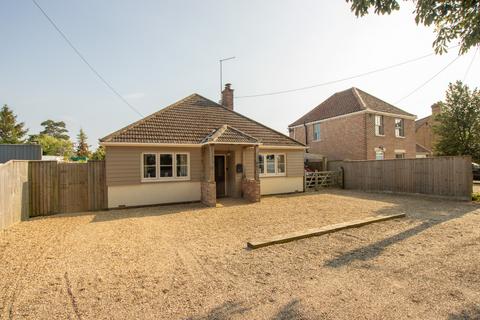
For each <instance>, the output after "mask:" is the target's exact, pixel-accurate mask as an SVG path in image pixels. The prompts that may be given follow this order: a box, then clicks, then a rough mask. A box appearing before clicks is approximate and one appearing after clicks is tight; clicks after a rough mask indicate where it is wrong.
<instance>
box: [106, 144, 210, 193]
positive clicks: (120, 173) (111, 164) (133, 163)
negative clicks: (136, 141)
mask: <svg viewBox="0 0 480 320" xmlns="http://www.w3.org/2000/svg"><path fill="white" fill-rule="evenodd" d="M145 152H153V153H155V152H189V153H190V181H200V180H201V179H202V175H203V167H202V149H201V148H184V147H170V148H165V147H123V146H122V147H113V146H107V147H106V157H105V166H106V172H107V173H106V175H107V186H122V185H134V184H141V183H142V182H141V178H142V153H145ZM149 183H157V182H149ZM158 183H166V182H158Z"/></svg>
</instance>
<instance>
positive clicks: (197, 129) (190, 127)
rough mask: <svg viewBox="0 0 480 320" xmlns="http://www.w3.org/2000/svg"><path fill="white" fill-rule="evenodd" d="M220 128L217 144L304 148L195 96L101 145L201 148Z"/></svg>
mask: <svg viewBox="0 0 480 320" xmlns="http://www.w3.org/2000/svg"><path fill="white" fill-rule="evenodd" d="M224 126H225V127H224ZM221 128H223V129H225V130H224V132H223V134H221V135H219V137H217V138H218V139H219V140H217V142H226V143H228V142H234V141H248V143H252V141H253V140H254V141H255V143H262V144H264V145H272V146H303V144H301V143H299V142H297V141H295V140H293V139H291V138H290V137H288V136H286V135H284V134H281V133H279V132H277V131H275V130H273V129H270V128H268V127H266V126H264V125H262V124H260V123H258V122H256V121H254V120H252V119H249V118H247V117H245V116H243V115H241V114H239V113H237V112H234V111H230V110H228V109H226V108H224V107H223V106H221V105H219V104H218V103H216V102H213V101H211V100H209V99H207V98H204V97H202V96H200V95H198V94H192V95H190V96H188V97H186V98H184V99H182V100H180V101H178V102H176V103H174V104H172V105H170V106H168V107H166V108H164V109H162V110H160V111H158V112H156V113H154V114H152V115H150V116H148V117H146V118H144V119H141V120H139V121H137V122H135V123H133V124H131V125H129V126H127V127H125V128H123V129H120V130H118V131H116V132H114V133H112V134H110V135H108V136H106V137H104V138H102V139H101V140H100V141H101V142H127V143H173V144H201V143H204V142H205V139H208V137H209V136H212V132H213V131H218V130H220V129H221ZM252 139H253V140H252Z"/></svg>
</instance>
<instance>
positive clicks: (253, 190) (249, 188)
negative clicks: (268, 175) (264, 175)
mask: <svg viewBox="0 0 480 320" xmlns="http://www.w3.org/2000/svg"><path fill="white" fill-rule="evenodd" d="M258 152H259V150H258V146H255V147H254V149H253V157H254V158H253V179H247V178H246V177H244V178H243V180H242V192H243V198H245V199H247V200H248V201H250V202H260V171H259V168H258Z"/></svg>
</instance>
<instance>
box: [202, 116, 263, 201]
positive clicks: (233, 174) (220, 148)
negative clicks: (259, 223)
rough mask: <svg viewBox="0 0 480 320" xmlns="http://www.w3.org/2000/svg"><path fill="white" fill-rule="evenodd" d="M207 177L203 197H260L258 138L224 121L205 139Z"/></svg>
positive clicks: (204, 182) (205, 177) (204, 159)
mask: <svg viewBox="0 0 480 320" xmlns="http://www.w3.org/2000/svg"><path fill="white" fill-rule="evenodd" d="M202 144H203V147H202V158H203V166H204V168H203V172H204V179H203V181H202V201H203V202H204V203H206V204H208V205H211V206H213V205H215V204H216V199H217V197H223V196H232V197H244V198H246V199H248V200H250V201H258V200H259V199H260V179H259V172H258V147H259V145H260V144H261V143H260V142H259V140H258V139H256V138H254V137H252V136H250V135H248V134H246V133H244V132H242V131H240V130H238V129H236V128H234V127H232V126H229V125H222V126H221V127H219V128H218V129H216V130H213V131H212V132H211V133H210V134H209V135H207V136H206V137H205V139H204V140H203V141H202Z"/></svg>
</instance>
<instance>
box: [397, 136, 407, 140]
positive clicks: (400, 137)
mask: <svg viewBox="0 0 480 320" xmlns="http://www.w3.org/2000/svg"><path fill="white" fill-rule="evenodd" d="M395 138H399V139H405V136H403V137H402V136H395Z"/></svg>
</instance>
